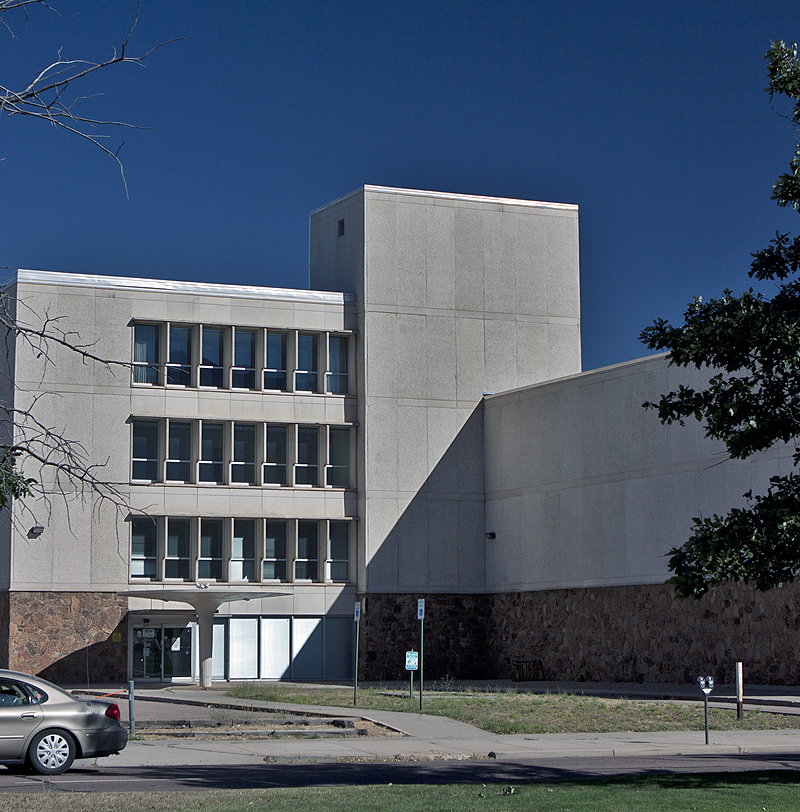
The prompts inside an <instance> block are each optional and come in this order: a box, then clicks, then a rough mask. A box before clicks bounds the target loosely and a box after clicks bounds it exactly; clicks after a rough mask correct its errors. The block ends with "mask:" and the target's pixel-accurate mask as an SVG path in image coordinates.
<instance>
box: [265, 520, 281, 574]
mask: <svg viewBox="0 0 800 812" xmlns="http://www.w3.org/2000/svg"><path fill="white" fill-rule="evenodd" d="M266 524H267V533H266V539H265V543H264V563H263V578H264V580H265V581H285V580H286V522H282V521H271V520H269V519H268V520H267V523H266Z"/></svg>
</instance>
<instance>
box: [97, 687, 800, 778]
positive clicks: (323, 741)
mask: <svg viewBox="0 0 800 812" xmlns="http://www.w3.org/2000/svg"><path fill="white" fill-rule="evenodd" d="M548 685H549V686H550V689H551V690H559V689H561V690H567V689H568V688H567V685H568V684H565V683H558V684H556V683H548ZM578 685H579V686H580V688H579V691H580V690H581V689H582V690H583V692H584V693H589V690H587V689H588V688H591V693H592V694H596V695H613V696H620V695H635V696H638V697H639V698H648V699H650V698H656V697H657V698H673V699H676V700H683V701H687V700H689V699H694V700H697V699H698V696H697V695H698V694H699V695H700V698H701V697H702V694H700V692H699V691H698V690H697V689H694V692H695V693H694V694H692V693H691V691H690V690H687V687H686V686H666V685H663V686H662V685H658V686H654V685H650V686H636V688H637V689H638V691H636V692H634V686H621V685H619V684H613V685H612V684H605V685H600V684H593V685H592V686H587V685H586V684H585V683H582V684H580V683H579V684H578ZM227 687H228V686H224V687H222V686H220V687H219V688H218V689H212V690H210V691H201V690H199V689H197V688H195V687H190V686H187V687H180V686H176V685H172V686H165V687H158V688H156V687H153V688H142V687H140V686H137V687H136V697H137V701H136V707H135V711H136V718H137V719H139V720H167V719H173V720H174V719H189V720H203V719H209V718H213V717H212V714H213V715H216V718H220V717H221V716H228V714H230V716H231V717H235V715H236V714H247V713H250V714H252V713H253V712H257V711H263V710H267V709H269V710H276V711H282V712H286V713H295V714H296V713H308V714H311V715H316V716H326V717H332V718H348V717H351V718H352V717H356V718H363V719H369V720H371V721H373V722H376V723H377V724H380V725H384V726H387V727H390V728H393V729H395V730H399V731H402V732H403V733H404V734H405V735H404V736H394V737H367V736H358V737H352V738H351V737H348V738H341V739H331V738H320V739H294V738H283V739H251V738H242V739H233V740H231V739H219V740H208V739H201V740H198V739H164V740H158V741H154V740H149V741H133V742H130V743H129V744H128V746H127V748H126V749H125V750H124V751H123V752H122V753H121V754H120V755H118V756H112V757H111V758H109V759H107V760H106V759H104V760H103V763H104V764H107V765H108V766H121V767H122V766H124V767H134V766H157V765H165V766H167V765H169V766H180V765H196V766H201V765H209V766H210V765H233V764H250V765H252V764H261V763H265V762H266V763H274V762H338V761H382V760H409V761H411V760H420V761H425V760H434V759H466V758H498V759H543V758H557V757H581V758H591V757H598V756H600V757H612V756H654V755H690V754H701V755H730V754H740V753H773V754H777V755H779V754H785V755H787V756H788V755H789V754H797V753H800V730H781V731H724V732H723V731H713V730H712V731H711V734H710V744H709V745H706V744H705V734H704V733H703V731H693V732H688V733H687V732H661V733H607V734H593V733H582V734H551V735H532V734H515V735H496V734H493V733H487V732H486V731H483V730H479V729H478V728H475V727H473V726H471V725H468V724H465V723H463V722H458V721H455V720H453V719H447V718H444V717H441V716H428V715H425V714H413V713H411V714H410V713H398V712H393V711H364V710H358V709H355V708H352V707H338V708H334V707H326V706H319V705H296V704H285V703H279V702H256V701H253V700H239V699H234V698H231V697H227V696H225V695H224V691H225V690H226V689H227ZM628 689H629V690H628ZM119 690H120V689H119V688H118V689H117V691H119ZM92 692H93V693H94V692H95V691H92ZM97 692H98V693H101V692H100V691H97ZM102 693H112V692H111V691H110V690H107V691H103V692H102ZM720 694H721V695H723V696H724V695H725V692H724V691H720ZM114 698H116V700H117V702H118V703H119V705H120V710H121V711H122V712H123V715H124V717H125V718H127V709H128V708H127V705H128V703H127V694H117V695H116V696H115V697H114ZM748 698H749V699H750V701H751V702H752V703H754V704H761V703H763V702H766V701H769V702H773V703H780V704H782V705H784V707H785V709H786V710H787V711H790V710H792V709H793V707H794V706H800V693H798V692H797V691H796V690H795V689H794V688H780V689H772V688H765V689H753V690H750V691H748ZM423 707H424V704H423Z"/></svg>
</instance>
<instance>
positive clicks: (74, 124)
mask: <svg viewBox="0 0 800 812" xmlns="http://www.w3.org/2000/svg"><path fill="white" fill-rule="evenodd" d="M31 4H35V5H41V6H44V7H45V8H50V7H49V6H48V5H47V4H46V3H44V2H42V0H0V13H4V12H8V11H14V10H20V9H22V10H23V11H24V12H25V15H26V20H27V9H26V6H28V5H31ZM138 21H139V4H138V3H137V5H136V14H135V17H134V21H133V25H132V26H131V28H130V30H129V31H128V33H127V34H126V35H125V39H124V40H123V41H122V44H121V46H120V47H119V48H118V49H117V48H114V49H113V52H112V55H111V56H110V57H109V58H108V59H106V60H105V61H103V62H91V61H89V60H85V59H67V58H65V57H64V56H63V53H62V51H61V50H59V52H58V59H56V60H55V62H51V63H50V64H49V65H48V66H47V67H46V68H44V69H43V70H41V71H39V73H38V74H37V75H36V76H35V77H34V78H33V79H32V80H31V81H30V82H29V83H28V84H27V85H25V87H23V88H21V89H19V90H12V89H11V88H9V87H6V86H5V85H2V84H0V115H2V114H3V113H5V114H6V115H8V116H17V115H18V116H32V117H33V118H38V119H41V120H44V121H47V122H48V123H49V124H50V125H51V126H53V127H56V128H58V129H61V130H65V131H66V132H70V133H73V134H74V135H77V136H79V137H80V138H85V139H86V140H87V141H90V142H91V143H92V144H94V145H95V146H96V147H97V148H98V149H100V150H102V151H103V152H104V153H105V154H106V155H108V156H109V157H111V158H113V159H114V161H116V163H117V166H118V167H119V171H120V175H121V177H122V182H123V185H124V187H125V194H126V195H127V194H128V184H127V181H126V179H125V170H124V167H123V165H122V161H121V160H120V157H119V152H120V149H122V147H123V146H124V145H125V143H126V142H125V141H123V142H122V144H120V145H119V146H118V147H117V148H116V149H113V148H111V147H108V146H106V145H105V144H104V143H103V142H102V140H101V139H106V138H109V137H110V135H109V134H107V133H103V132H99V131H98V130H101V129H102V128H106V127H108V128H116V127H127V128H130V129H149V128H146V127H139V126H137V125H134V124H129V123H127V122H124V121H115V120H111V119H98V118H94V117H92V116H90V115H85V114H84V113H82V112H78V111H77V110H76V105H78V104H79V103H80V102H84V101H86V100H87V99H89V98H91V96H70V98H66V94H67V93H68V92H71V91H72V90H73V87H74V85H76V84H78V83H80V82H82V81H83V80H85V79H86V77H87V76H90V75H91V74H93V73H96V72H97V71H101V70H106V69H107V68H110V67H112V66H113V65H120V64H130V65H137V66H139V67H145V65H144V61H145V59H147V57H149V56H150V55H151V54H152V53H153V52H154V51H157V50H158V49H159V48H161V47H163V46H164V45H168V44H170V43H172V42H176V41H177V40H176V39H171V40H167V41H165V42H162V43H159V44H158V45H156V46H154V47H153V48H150V49H149V50H148V51H145V52H144V53H143V54H140V55H138V56H134V55H131V54H130V53H129V45H130V39H131V36H132V35H133V32H134V30H135V29H136V25H137V23H138ZM0 22H2V24H3V25H4V26H5V27H6V28H7V29H8V30H9V31H10V30H11V29H10V28H9V26H8V24H7V23H6V22H5V20H0ZM12 36H13V33H12Z"/></svg>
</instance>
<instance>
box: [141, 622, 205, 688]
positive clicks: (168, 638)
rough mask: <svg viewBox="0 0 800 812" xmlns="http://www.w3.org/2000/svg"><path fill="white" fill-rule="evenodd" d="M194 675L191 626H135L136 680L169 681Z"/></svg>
mask: <svg viewBox="0 0 800 812" xmlns="http://www.w3.org/2000/svg"><path fill="white" fill-rule="evenodd" d="M191 676H192V627H191V625H186V626H143V627H134V629H133V679H135V680H136V679H139V680H158V681H160V682H169V681H170V680H172V679H173V678H175V677H185V678H191Z"/></svg>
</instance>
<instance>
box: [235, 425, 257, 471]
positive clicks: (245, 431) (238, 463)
mask: <svg viewBox="0 0 800 812" xmlns="http://www.w3.org/2000/svg"><path fill="white" fill-rule="evenodd" d="M231 482H242V483H246V484H247V485H255V484H256V427H255V426H253V425H250V424H249V423H234V424H233V461H232V462H231Z"/></svg>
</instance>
